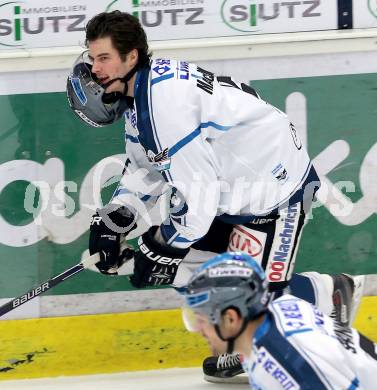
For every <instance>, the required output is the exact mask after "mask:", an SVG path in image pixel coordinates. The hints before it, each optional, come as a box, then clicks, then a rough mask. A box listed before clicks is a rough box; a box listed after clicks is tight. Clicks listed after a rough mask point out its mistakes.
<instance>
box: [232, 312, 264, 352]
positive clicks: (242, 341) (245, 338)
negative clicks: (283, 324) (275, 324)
mask: <svg viewBox="0 0 377 390" xmlns="http://www.w3.org/2000/svg"><path fill="white" fill-rule="evenodd" d="M264 318H265V315H263V316H261V317H259V318H258V319H257V320H255V321H251V322H249V323H248V324H247V326H246V329H245V330H244V331H243V332H242V333H241V334H240V335H239V336H238V337H237V339H236V341H235V344H234V350H235V351H236V352H239V353H240V354H242V355H244V356H245V357H246V358H249V356H250V354H251V351H252V347H253V337H254V334H255V331H256V330H257V328H258V327H259V325H260V324H261V323H262V322H263V321H264Z"/></svg>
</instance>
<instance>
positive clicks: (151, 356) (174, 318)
mask: <svg viewBox="0 0 377 390" xmlns="http://www.w3.org/2000/svg"><path fill="white" fill-rule="evenodd" d="M354 326H355V327H356V328H357V329H359V330H360V331H361V332H362V333H363V334H365V335H366V336H368V337H370V338H372V339H373V340H374V341H377V299H376V297H365V298H363V301H362V304H361V306H360V309H359V312H358V315H357V318H356V321H355V323H354ZM0 333H1V335H2V348H1V351H0V380H7V379H8V380H10V379H23V378H38V377H54V376H62V375H64V376H73V375H86V374H99V373H113V372H127V371H141V370H153V369H164V368H173V367H181V368H185V367H199V366H201V364H202V361H203V359H204V358H205V357H206V356H208V354H209V350H208V347H207V345H206V343H205V341H204V339H202V338H201V337H200V336H199V335H196V334H192V333H188V332H187V331H186V330H185V329H184V327H183V324H182V320H181V312H180V310H179V309H175V310H158V311H145V312H130V313H116V314H96V315H82V316H74V317H72V316H70V317H53V318H40V319H26V320H5V321H0Z"/></svg>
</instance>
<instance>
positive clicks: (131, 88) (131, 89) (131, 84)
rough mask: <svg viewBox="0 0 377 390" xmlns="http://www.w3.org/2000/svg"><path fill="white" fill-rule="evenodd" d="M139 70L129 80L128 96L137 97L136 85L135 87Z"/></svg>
mask: <svg viewBox="0 0 377 390" xmlns="http://www.w3.org/2000/svg"><path fill="white" fill-rule="evenodd" d="M136 76H137V72H136V73H135V74H134V75H133V76H132V77H131V80H130V81H128V91H127V96H131V97H135V96H134V95H135V94H134V87H135V80H136Z"/></svg>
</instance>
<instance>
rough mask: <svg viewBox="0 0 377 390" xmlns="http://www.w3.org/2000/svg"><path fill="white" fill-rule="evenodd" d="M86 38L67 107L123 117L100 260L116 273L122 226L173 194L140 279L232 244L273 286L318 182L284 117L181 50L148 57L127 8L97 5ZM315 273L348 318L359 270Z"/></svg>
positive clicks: (96, 228) (280, 281)
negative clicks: (121, 148) (182, 57)
mask: <svg viewBox="0 0 377 390" xmlns="http://www.w3.org/2000/svg"><path fill="white" fill-rule="evenodd" d="M86 43H87V46H88V51H87V52H85V53H83V54H82V55H81V56H79V58H78V59H77V61H76V63H75V64H74V67H73V70H72V73H71V74H70V76H69V78H68V81H67V93H68V100H69V103H70V106H71V108H72V109H73V111H74V112H75V113H76V114H77V115H78V116H79V117H80V119H82V120H84V121H85V122H86V123H87V124H89V125H91V126H95V127H101V126H106V125H108V124H111V123H113V122H114V121H116V120H118V119H120V118H122V117H124V118H125V122H126V125H125V140H126V163H125V168H124V172H123V177H122V179H121V181H120V185H119V187H118V189H117V191H116V192H115V194H114V197H113V199H112V201H111V203H110V205H108V206H107V207H106V208H104V209H102V210H98V212H97V214H96V215H95V216H94V217H93V220H92V224H91V227H90V242H89V250H90V252H91V253H95V252H99V253H100V255H101V262H100V263H99V265H98V268H99V269H100V271H101V272H103V273H105V274H106V273H107V274H114V273H116V268H117V266H118V265H119V264H121V263H122V254H121V253H120V241H121V238H122V236H126V235H127V234H128V233H129V232H130V231H131V229H133V228H134V227H135V226H136V225H137V224H138V223H139V221H140V220H141V219H143V218H147V216H148V212H149V210H150V209H151V208H152V207H153V205H155V204H156V202H157V200H158V199H160V197H161V196H163V195H164V196H166V195H167V194H168V197H169V198H170V206H169V210H168V213H167V216H166V218H162V220H161V222H160V223H159V224H158V225H156V226H152V227H151V228H150V229H149V230H148V231H146V232H145V233H144V234H142V236H141V237H140V242H139V245H140V248H141V250H140V251H139V252H137V253H136V255H135V268H134V272H133V275H132V277H131V279H130V280H131V282H132V284H133V285H134V286H135V287H137V288H142V287H147V286H156V285H171V284H172V283H173V282H176V275H177V272H178V270H179V266H180V264H181V263H182V262H183V263H186V265H188V266H190V261H194V266H195V261H203V259H205V257H203V255H202V254H201V255H200V256H199V258H196V259H195V258H194V260H192V256H191V260H189V259H190V254H191V253H192V252H194V251H195V250H200V251H207V252H210V253H213V252H215V253H221V252H224V251H225V250H227V249H229V250H241V251H245V252H247V253H249V254H250V255H252V256H253V257H254V258H255V259H256V260H257V261H258V262H260V264H261V265H262V267H263V269H265V270H266V275H267V279H268V281H269V282H270V286H271V290H281V289H282V288H284V287H286V285H287V283H288V282H289V281H290V279H291V276H292V271H293V267H294V262H295V257H296V253H297V248H298V244H299V241H300V236H301V232H302V228H303V226H304V224H305V222H306V216H307V213H308V211H309V209H310V205H311V202H312V200H313V197H314V195H315V192H316V190H317V189H318V187H319V180H318V176H317V174H316V172H315V169H314V167H313V166H312V163H311V161H310V159H309V157H308V154H307V152H306V150H305V148H304V147H303V145H302V144H301V142H300V140H299V137H298V136H297V133H296V130H295V128H294V125H293V124H292V123H291V122H290V121H289V119H288V118H287V116H286V115H285V114H284V113H282V112H281V111H280V110H278V109H277V108H275V107H273V106H271V105H270V104H268V103H266V102H265V101H263V100H262V99H261V98H260V97H259V96H258V94H257V93H256V92H255V91H254V90H253V89H252V88H251V87H250V86H249V85H246V84H243V83H237V82H235V81H234V80H232V79H231V78H230V77H225V76H216V75H215V74H213V73H212V72H210V71H208V70H205V69H203V68H202V67H200V66H198V65H195V64H189V63H187V62H185V61H176V60H169V59H156V60H153V61H151V60H150V53H149V49H148V44H147V40H146V35H145V32H144V31H143V29H142V27H141V25H140V23H139V21H138V19H137V18H135V17H133V16H132V15H129V14H127V13H123V12H119V11H114V12H110V13H102V14H99V15H97V16H95V17H94V18H93V19H92V20H90V21H89V23H88V25H87V28H86ZM189 252H190V253H189ZM194 257H195V256H194ZM191 265H192V264H191ZM181 269H182V267H181ZM310 277H311V280H314V281H315V280H319V281H320V283H322V284H321V287H320V288H318V289H317V290H318V291H319V292H320V293H319V294H318V295H317V296H316V297H315V299H316V304H318V305H319V306H321V302H319V301H318V297H320V296H326V299H325V303H324V305H325V306H326V308H327V309H328V311H330V312H331V311H332V309H333V304H332V302H331V295H332V293H333V291H334V292H337V294H338V297H339V299H338V300H336V302H337V305H336V306H335V309H337V310H335V313H336V315H338V317H339V319H341V320H342V321H343V322H344V323H347V322H348V321H349V315H348V314H349V311H347V310H345V309H346V308H348V307H349V306H347V302H348V301H349V300H350V299H351V297H352V294H353V291H354V287H355V286H354V283H353V281H352V279H350V278H348V277H346V276H344V275H338V276H336V277H333V278H332V277H330V276H328V275H325V276H324V277H323V278H322V277H318V275H317V274H315V273H313V274H311V275H310ZM294 279H295V283H296V284H298V285H299V288H298V291H302V294H301V295H302V296H303V297H305V296H306V295H308V294H309V295H310V294H312V292H313V289H311V290H310V289H309V290H310V291H309V290H308V289H307V288H306V287H305V286H307V285H310V283H307V279H308V278H307V277H306V276H300V275H297V276H296V277H295V278H294ZM185 281H187V279H186V280H185ZM322 285H323V286H324V287H323V286H322ZM325 292H328V294H325ZM312 295H313V294H312ZM329 301H330V302H329ZM235 372H236V371H235Z"/></svg>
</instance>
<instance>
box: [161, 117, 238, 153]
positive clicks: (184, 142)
mask: <svg viewBox="0 0 377 390" xmlns="http://www.w3.org/2000/svg"><path fill="white" fill-rule="evenodd" d="M207 127H214V128H215V129H217V130H220V131H228V130H229V129H231V128H232V126H222V125H219V124H218V123H215V122H211V121H210V122H206V123H201V124H200V125H199V127H197V128H196V129H195V130H194V131H193V132H191V133H190V134H188V135H186V137H184V138H182V139H181V140H180V141H178V142H177V143H176V144H175V145H174V146H173V147H171V148H170V149H169V157H171V156H174V155H175V154H176V153H177V152H178V151H179V150H180V149H182V148H183V147H184V146H186V145H187V144H188V143H189V142H191V141H192V140H193V139H194V138H196V137H197V136H198V135H199V134H200V133H201V131H202V129H206V128H207Z"/></svg>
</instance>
